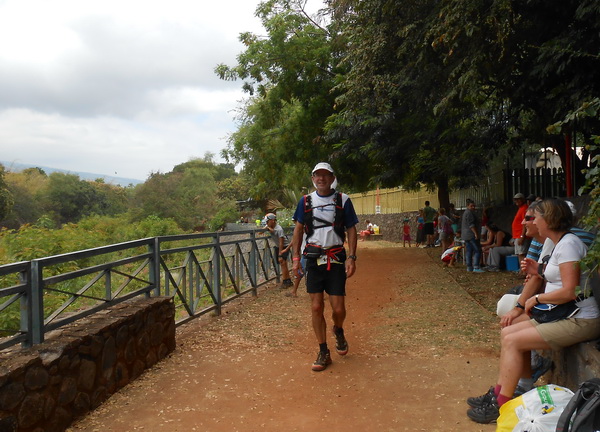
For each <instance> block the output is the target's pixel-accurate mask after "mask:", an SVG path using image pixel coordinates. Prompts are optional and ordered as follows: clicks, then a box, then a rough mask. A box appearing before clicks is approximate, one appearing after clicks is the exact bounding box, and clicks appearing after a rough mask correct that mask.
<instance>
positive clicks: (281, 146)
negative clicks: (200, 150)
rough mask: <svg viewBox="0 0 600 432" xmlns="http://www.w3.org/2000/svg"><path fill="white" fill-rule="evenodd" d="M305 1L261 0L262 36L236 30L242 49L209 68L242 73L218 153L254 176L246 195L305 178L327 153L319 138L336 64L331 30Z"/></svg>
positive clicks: (274, 191)
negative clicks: (232, 128)
mask: <svg viewBox="0 0 600 432" xmlns="http://www.w3.org/2000/svg"><path fill="white" fill-rule="evenodd" d="M305 3H306V2H305V1H299V0H268V1H264V2H262V3H261V4H260V5H259V6H258V8H257V10H256V15H257V16H258V17H259V18H260V19H261V21H262V23H263V25H264V27H265V29H266V31H267V36H266V37H259V36H258V35H255V34H252V33H243V34H242V35H241V36H240V40H241V41H242V42H243V43H244V44H245V45H246V47H247V48H246V50H245V51H244V52H243V53H241V54H240V55H239V56H238V58H237V60H238V64H237V66H234V67H228V66H225V65H223V64H221V65H218V66H217V67H216V69H215V72H216V73H217V74H218V75H219V77H220V78H222V79H226V80H237V79H240V80H243V81H244V83H243V88H244V90H246V91H247V92H248V93H249V95H250V97H249V99H248V100H247V101H246V102H245V104H244V105H243V106H241V107H240V108H239V112H238V121H239V123H240V126H239V128H238V130H237V131H236V132H235V133H233V134H232V135H231V136H230V138H229V142H228V147H227V149H226V150H225V152H224V156H225V157H227V158H228V159H230V160H232V161H234V162H235V163H243V164H244V167H245V169H246V171H247V172H248V173H249V174H250V175H251V176H253V177H254V180H253V181H252V186H251V189H250V193H251V195H252V198H254V199H259V200H262V199H266V198H281V197H280V194H281V192H280V191H281V189H282V188H286V187H287V188H291V189H295V190H300V189H301V188H302V187H306V186H310V183H309V181H308V176H307V174H306V173H307V172H309V170H310V168H311V167H312V166H313V165H314V163H315V162H317V161H319V160H327V159H329V158H330V157H331V153H332V151H331V148H330V147H329V146H328V145H326V144H325V142H324V140H323V127H324V123H325V120H326V119H327V117H328V116H329V115H330V114H331V113H332V112H333V110H334V98H335V93H334V92H333V91H332V89H333V87H334V85H335V83H336V78H337V75H338V74H339V70H340V69H339V68H338V67H337V64H338V59H337V57H338V56H339V52H338V49H339V44H338V41H337V38H338V34H337V32H336V31H335V29H334V28H333V27H331V26H330V25H326V24H325V23H324V20H321V19H319V17H317V16H315V17H311V16H309V15H308V14H307V13H306V12H305V10H304V4H305Z"/></svg>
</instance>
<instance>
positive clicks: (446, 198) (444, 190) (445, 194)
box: [435, 177, 450, 212]
mask: <svg viewBox="0 0 600 432" xmlns="http://www.w3.org/2000/svg"><path fill="white" fill-rule="evenodd" d="M435 184H436V186H437V190H438V201H439V202H440V208H443V209H446V212H448V209H449V208H450V188H449V186H448V177H442V178H438V179H436V181H435Z"/></svg>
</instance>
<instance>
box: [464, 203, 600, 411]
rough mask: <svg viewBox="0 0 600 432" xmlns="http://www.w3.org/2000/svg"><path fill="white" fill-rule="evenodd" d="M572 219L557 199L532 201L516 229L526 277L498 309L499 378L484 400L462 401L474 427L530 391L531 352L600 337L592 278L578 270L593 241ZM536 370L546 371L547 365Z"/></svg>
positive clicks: (567, 207)
mask: <svg viewBox="0 0 600 432" xmlns="http://www.w3.org/2000/svg"><path fill="white" fill-rule="evenodd" d="M575 213H576V212H575V208H574V206H573V205H572V203H570V202H567V201H564V200H561V199H558V198H549V199H545V200H542V201H538V200H534V201H533V202H532V203H530V205H529V206H528V207H527V208H526V209H525V212H524V215H523V219H522V222H521V223H522V225H523V227H524V228H525V230H526V232H527V234H528V235H529V236H531V237H532V240H531V244H530V246H529V249H528V250H527V251H526V256H525V257H524V258H523V259H522V260H521V261H520V269H521V271H522V272H523V273H524V274H526V277H525V281H524V284H523V286H522V288H521V289H519V290H516V291H517V292H516V293H515V294H507V295H506V296H504V297H503V298H502V299H501V301H500V302H499V304H498V314H499V315H500V326H501V328H502V330H501V334H500V340H501V351H500V364H499V373H498V378H497V380H496V382H495V383H494V385H492V386H491V387H490V388H489V390H488V391H487V392H486V393H485V394H483V395H481V396H476V397H471V398H468V399H467V403H468V405H469V406H470V408H469V409H468V411H467V415H468V417H469V418H470V419H472V420H473V421H476V422H478V423H491V422H494V421H496V420H497V418H498V417H499V410H500V407H502V405H504V404H505V403H506V402H508V401H509V400H511V399H512V398H513V397H515V396H517V395H518V394H520V393H523V392H524V391H527V390H529V389H531V388H532V387H533V385H534V382H535V380H536V379H537V378H538V377H539V376H540V373H539V371H537V372H538V373H535V372H536V371H534V370H532V363H533V362H532V359H534V358H536V355H533V356H532V351H534V350H535V351H542V350H556V349H561V348H564V347H567V346H570V345H574V344H576V343H579V342H583V341H587V340H592V339H596V338H598V337H600V310H599V309H598V303H597V301H596V299H595V298H594V296H593V290H592V284H591V283H590V280H591V278H588V275H587V274H586V273H582V271H581V269H580V265H579V263H580V261H581V260H582V259H583V258H584V257H585V255H586V253H587V250H588V248H589V246H590V245H591V243H592V242H593V241H594V238H595V236H594V235H593V234H592V233H590V232H588V231H584V230H582V229H579V228H574V226H573V225H574V221H575V216H574V214H575ZM471 263H473V261H471ZM467 265H468V264H467ZM538 364H543V365H545V366H544V367H546V370H547V366H548V362H547V361H542V362H539V363H538Z"/></svg>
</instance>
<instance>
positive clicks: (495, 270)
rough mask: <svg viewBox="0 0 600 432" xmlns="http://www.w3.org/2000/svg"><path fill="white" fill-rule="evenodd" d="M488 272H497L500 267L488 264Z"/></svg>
mask: <svg viewBox="0 0 600 432" xmlns="http://www.w3.org/2000/svg"><path fill="white" fill-rule="evenodd" d="M486 270H487V271H489V272H499V271H500V269H499V268H498V267H496V266H488V268H487V269H486Z"/></svg>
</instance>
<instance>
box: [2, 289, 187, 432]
mask: <svg viewBox="0 0 600 432" xmlns="http://www.w3.org/2000/svg"><path fill="white" fill-rule="evenodd" d="M174 349H175V307H174V304H173V300H172V299H171V298H170V297H169V298H167V297H155V298H140V299H134V300H131V301H129V302H124V303H121V304H119V305H116V306H114V307H112V308H109V309H107V310H104V311H101V312H98V313H95V314H93V315H91V316H89V317H87V318H84V319H82V320H79V321H77V322H75V323H73V324H70V325H68V326H65V327H63V328H61V329H59V330H56V331H54V332H51V333H49V334H48V335H47V337H46V341H45V342H44V343H42V344H39V345H35V346H33V347H32V348H28V349H22V348H19V347H15V348H12V349H10V350H6V351H2V352H0V431H2V432H9V431H19V432H42V431H44V432H54V431H56V432H58V431H64V430H65V429H66V428H67V427H68V426H69V425H70V424H71V423H72V422H73V420H75V419H76V418H77V417H80V416H83V415H84V414H86V413H87V412H88V411H90V410H92V409H94V408H96V407H98V406H99V405H100V404H101V403H102V402H103V401H104V400H106V399H107V398H108V397H109V396H110V395H111V394H112V393H114V392H116V391H117V390H119V389H120V388H121V387H124V386H125V385H127V384H128V383H129V382H131V381H133V380H134V379H136V378H137V377H138V376H140V375H141V373H142V372H143V371H144V370H145V369H147V368H149V367H151V366H153V365H154V364H155V363H157V362H158V361H159V360H161V359H163V358H164V357H166V356H167V355H168V354H169V353H171V352H172V351H173V350H174Z"/></svg>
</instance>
